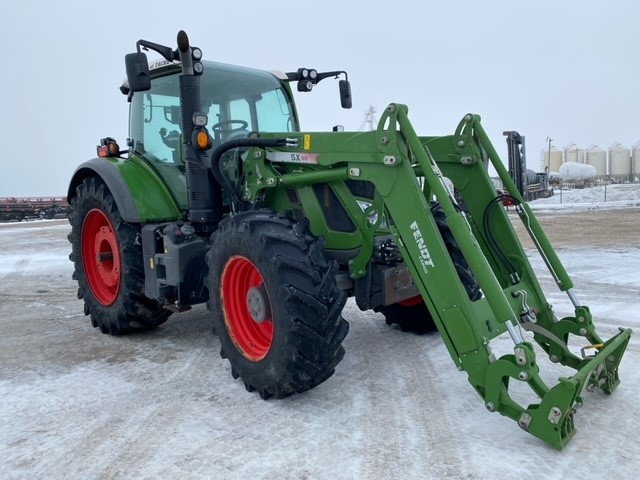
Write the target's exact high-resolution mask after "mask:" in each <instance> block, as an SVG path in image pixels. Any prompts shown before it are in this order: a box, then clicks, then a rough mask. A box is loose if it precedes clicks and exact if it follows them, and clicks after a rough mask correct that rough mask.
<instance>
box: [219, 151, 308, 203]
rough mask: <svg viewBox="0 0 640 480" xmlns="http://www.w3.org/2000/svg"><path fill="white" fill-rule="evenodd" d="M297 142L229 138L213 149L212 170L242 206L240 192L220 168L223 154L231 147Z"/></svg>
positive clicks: (233, 198) (234, 201)
mask: <svg viewBox="0 0 640 480" xmlns="http://www.w3.org/2000/svg"><path fill="white" fill-rule="evenodd" d="M296 144H297V142H296V140H295V139H291V138H237V139H235V140H229V141H227V142H224V143H222V144H220V145H218V146H217V147H216V148H214V149H213V152H211V171H212V173H213V176H214V177H215V179H216V180H217V181H218V183H219V184H220V185H221V186H222V188H223V189H224V190H225V191H226V192H227V194H228V195H229V198H231V200H232V202H233V203H234V204H235V205H236V206H241V205H242V200H241V198H240V196H239V195H238V192H237V191H236V189H235V188H233V185H232V184H231V182H230V181H229V179H228V178H227V177H226V175H225V174H224V173H223V172H222V169H221V168H220V159H221V158H222V155H223V154H224V153H226V152H228V151H229V150H231V149H234V148H240V147H259V148H268V147H272V148H273V147H285V146H294V145H296Z"/></svg>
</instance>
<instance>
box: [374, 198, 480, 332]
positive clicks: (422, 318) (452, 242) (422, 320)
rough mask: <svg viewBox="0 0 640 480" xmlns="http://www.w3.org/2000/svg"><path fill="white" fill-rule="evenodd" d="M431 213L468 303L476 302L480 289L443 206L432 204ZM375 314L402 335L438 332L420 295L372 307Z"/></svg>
mask: <svg viewBox="0 0 640 480" xmlns="http://www.w3.org/2000/svg"><path fill="white" fill-rule="evenodd" d="M431 212H432V213H433V216H434V219H435V221H436V225H437V226H438V230H439V231H440V234H441V235H442V239H443V240H444V243H445V245H446V247H447V251H448V252H449V256H450V257H451V260H452V261H453V265H454V266H455V267H456V271H457V272H458V277H459V278H460V281H461V282H462V285H463V286H464V288H465V290H466V291H467V294H468V295H469V299H470V300H471V301H476V300H479V299H480V298H481V297H482V292H481V290H480V286H479V285H478V282H477V280H476V279H475V277H474V276H473V273H472V272H471V269H470V268H469V264H468V263H467V261H466V260H465V258H464V255H462V251H461V250H460V247H459V246H458V243H457V242H456V239H455V238H454V237H453V233H452V232H451V229H450V228H449V226H448V225H447V221H446V220H445V216H444V211H443V210H442V207H440V204H438V203H435V202H433V203H432V204H431ZM374 311H376V312H379V313H382V314H383V315H384V316H385V321H386V323H387V325H393V324H397V325H398V326H399V327H400V329H401V330H402V331H404V332H412V333H416V334H418V335H422V334H425V333H429V332H434V331H436V330H437V327H436V324H435V322H434V321H433V316H432V315H431V313H430V312H429V309H428V308H427V306H426V305H425V303H424V301H423V300H422V297H419V296H418V297H413V298H409V299H407V300H403V301H402V302H398V303H395V304H393V305H384V306H380V307H377V308H375V309H374Z"/></svg>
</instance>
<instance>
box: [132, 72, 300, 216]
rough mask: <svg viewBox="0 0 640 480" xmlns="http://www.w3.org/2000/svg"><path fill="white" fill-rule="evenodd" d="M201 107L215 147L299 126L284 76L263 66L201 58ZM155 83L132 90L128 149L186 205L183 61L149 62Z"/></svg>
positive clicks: (292, 129) (291, 129)
mask: <svg viewBox="0 0 640 480" xmlns="http://www.w3.org/2000/svg"><path fill="white" fill-rule="evenodd" d="M202 65H203V66H204V71H203V74H202V77H201V83H200V91H201V94H200V95H201V107H200V108H201V109H202V113H204V114H205V115H206V118H207V124H206V125H205V126H206V128H207V130H208V131H209V132H210V133H211V137H212V146H213V147H215V146H217V145H220V144H221V143H223V142H226V141H229V140H233V139H237V138H242V137H247V136H249V134H250V133H251V132H293V131H297V130H298V129H299V126H298V120H297V115H296V111H295V105H294V103H293V99H292V96H291V90H290V88H289V85H288V83H286V81H284V82H283V80H286V76H285V75H284V74H281V73H270V72H265V71H261V70H256V69H251V68H245V67H238V66H234V65H226V64H222V63H217V62H202ZM149 73H150V78H151V88H150V89H149V90H147V91H144V92H136V93H133V92H132V91H131V90H130V89H129V86H128V82H125V83H124V84H123V85H122V87H121V91H122V92H123V93H124V94H127V95H129V100H130V102H131V106H130V112H129V141H128V142H129V147H130V153H131V154H133V155H138V156H141V157H143V158H144V159H145V160H146V161H147V162H149V163H150V164H151V165H152V166H153V167H154V168H155V169H156V170H157V171H158V172H159V173H160V175H161V176H162V177H163V179H164V180H165V182H166V183H167V184H168V185H169V187H170V189H171V190H172V192H173V194H174V196H175V197H176V198H177V199H179V201H180V203H181V207H183V208H187V198H186V182H185V176H184V172H185V162H184V158H183V149H182V143H183V139H182V118H181V108H180V86H179V76H180V73H181V66H180V64H179V63H177V62H176V63H173V62H167V61H166V60H160V61H156V62H153V63H152V64H151V65H150V67H149Z"/></svg>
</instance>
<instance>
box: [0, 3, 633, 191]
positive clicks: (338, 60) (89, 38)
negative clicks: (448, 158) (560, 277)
mask: <svg viewBox="0 0 640 480" xmlns="http://www.w3.org/2000/svg"><path fill="white" fill-rule="evenodd" d="M639 20H640V2H638V1H637V0H609V1H607V2H605V1H602V0H582V1H578V0H566V1H563V0H555V1H552V0H536V1H528V0H520V1H517V0H511V1H507V0H504V1H500V0H483V1H469V0H457V1H445V0H430V1H420V0H395V1H392V2H389V1H384V2H383V1H377V0H352V1H349V0H341V1H335V0H322V1H318V2H311V1H300V0H296V1H293V0H262V1H259V0H244V1H233V0H228V1H225V2H218V1H212V0H210V1H204V2H176V1H175V0H173V1H165V0H154V1H132V0H129V1H122V0H111V1H109V2H100V1H95V2H89V1H79V0H74V1H72V0H68V1H61V0H58V1H55V0H54V1H50V2H39V1H38V2H36V1H35V0H19V1H18V0H4V1H3V2H2V3H1V4H0V44H1V45H3V48H4V49H5V53H4V54H3V59H2V76H1V77H0V85H1V87H2V88H1V89H0V96H1V97H0V98H1V104H2V109H1V110H0V111H1V112H2V115H0V135H1V136H0V139H1V140H2V149H1V150H0V167H1V170H0V197H6V196H49V195H64V194H66V190H67V184H68V181H69V179H70V177H71V175H72V173H73V171H74V169H75V168H76V166H77V165H79V164H80V163H81V162H83V161H85V160H88V159H90V158H92V157H94V156H95V147H96V145H97V143H98V141H99V139H100V138H102V137H106V136H112V137H116V138H117V139H118V140H119V142H120V145H121V146H124V145H125V139H126V136H127V113H128V105H127V102H126V98H125V97H124V96H123V95H122V94H120V92H119V90H118V87H119V86H120V83H121V82H122V80H123V79H124V77H125V70H124V55H125V54H126V53H129V52H132V51H134V50H135V42H136V41H137V40H139V39H140V38H144V39H146V40H150V41H154V42H157V43H163V44H166V45H172V46H173V45H174V43H175V38H176V33H177V31H178V30H180V29H184V30H185V31H186V32H187V33H188V34H189V37H190V40H191V43H192V44H193V45H197V46H199V47H200V48H201V49H202V50H203V52H204V56H205V58H206V59H210V60H216V61H220V62H225V63H235V64H239V65H246V66H253V67H257V68H263V69H268V70H271V69H278V70H283V71H291V70H295V69H296V68H298V67H302V66H305V67H313V68H317V69H318V70H334V69H344V70H347V71H348V72H349V79H350V81H351V86H352V92H353V99H354V103H353V109H352V110H350V111H349V110H342V109H341V108H340V106H339V98H338V87H337V84H336V83H335V82H330V81H326V82H323V83H322V84H321V85H319V86H318V87H317V88H316V89H315V90H314V91H313V92H312V93H311V94H301V95H298V97H297V99H298V107H299V113H300V115H301V125H302V128H303V130H311V131H317V130H328V129H330V128H331V127H332V126H333V125H335V124H342V125H344V126H345V129H346V130H358V129H359V128H360V125H361V124H362V122H363V119H364V114H365V111H366V110H367V109H368V107H369V106H370V105H371V106H374V107H375V108H376V109H377V110H378V112H381V111H382V110H383V109H384V107H385V106H386V105H388V104H389V103H391V102H397V103H405V104H407V105H408V106H409V117H410V119H411V121H412V122H413V124H414V127H415V129H416V130H417V131H418V133H419V134H423V135H448V134H451V133H453V131H454V129H455V127H456V125H457V123H458V121H459V120H460V119H461V118H462V117H463V116H464V114H465V113H467V112H473V113H478V114H480V115H481V116H482V119H483V124H484V127H485V129H486V130H487V131H488V133H489V135H490V137H491V139H492V141H493V142H494V144H495V146H496V148H497V150H498V152H499V153H500V154H501V155H503V156H504V157H505V159H506V142H505V140H504V137H503V136H502V132H503V131H504V130H517V131H519V132H520V134H521V135H524V136H525V137H526V143H527V154H528V155H527V156H528V159H529V166H530V167H531V168H534V169H538V167H539V163H540V151H541V149H542V148H545V147H546V145H547V143H546V138H547V136H550V137H551V138H553V139H554V141H553V145H554V146H558V147H560V148H563V147H565V146H566V145H567V144H569V143H570V142H576V143H577V144H578V145H580V146H581V147H588V146H589V145H591V144H594V143H595V144H598V145H600V146H601V147H603V148H608V147H609V146H610V145H611V144H613V143H614V142H621V143H623V144H625V145H627V146H632V145H633V144H635V143H636V142H638V141H639V140H640V120H639V118H638V116H639V113H640V112H639V108H638V106H639V105H640V87H639V83H640V75H639V70H640V63H639V55H638V53H639V51H640V48H639V46H640V41H639V36H640V22H639ZM378 116H379V115H378Z"/></svg>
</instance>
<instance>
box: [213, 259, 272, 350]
mask: <svg viewBox="0 0 640 480" xmlns="http://www.w3.org/2000/svg"><path fill="white" fill-rule="evenodd" d="M263 284H264V280H263V279H262V275H260V272H259V271H258V269H257V268H256V267H255V265H254V264H253V263H251V262H250V261H249V260H247V259H246V258H245V257H241V256H235V257H232V258H231V259H230V260H229V261H228V262H227V264H226V265H225V267H224V271H223V272H222V305H223V310H224V321H225V323H226V325H227V331H228V332H229V336H230V337H231V340H232V341H233V343H234V344H235V345H236V347H237V348H238V350H239V351H240V353H242V355H243V356H244V357H245V358H247V359H248V360H251V361H253V362H257V361H260V360H262V359H263V358H264V357H266V356H267V353H269V349H270V348H271V343H272V342H273V321H272V319H271V317H269V318H266V319H265V320H264V321H262V322H260V323H258V322H256V321H255V320H254V319H253V318H252V316H251V313H250V312H249V308H248V306H247V295H248V294H249V289H252V288H258V287H261V286H262V287H263V286H264V285H263ZM267 301H268V299H267Z"/></svg>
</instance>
